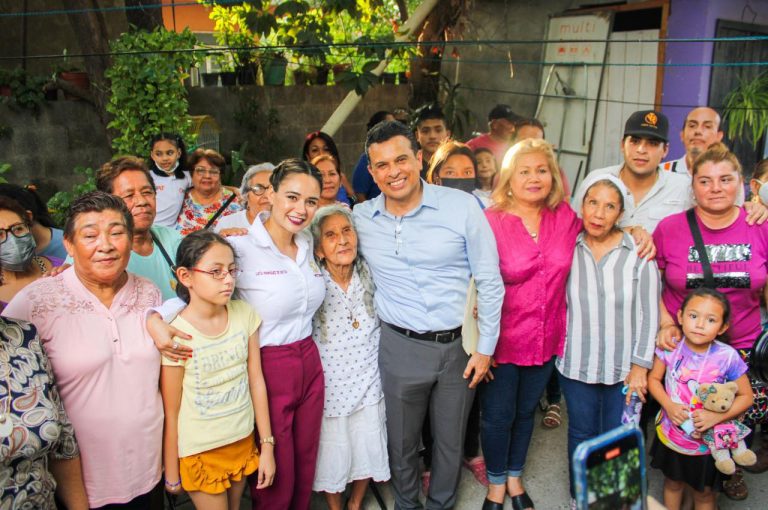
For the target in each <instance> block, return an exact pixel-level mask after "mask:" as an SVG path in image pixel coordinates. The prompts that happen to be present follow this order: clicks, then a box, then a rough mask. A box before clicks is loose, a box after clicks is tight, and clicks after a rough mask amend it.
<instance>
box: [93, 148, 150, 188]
mask: <svg viewBox="0 0 768 510" xmlns="http://www.w3.org/2000/svg"><path fill="white" fill-rule="evenodd" d="M123 172H141V173H143V174H144V177H146V178H147V180H148V181H149V185H150V186H152V190H153V191H157V189H156V188H155V181H154V179H152V174H150V173H149V170H148V169H147V165H146V163H144V160H143V159H141V158H137V157H134V156H122V157H119V158H115V159H113V160H112V161H107V162H106V163H104V164H103V165H101V168H100V169H99V170H98V171H97V172H96V189H97V190H99V191H103V192H104V193H114V190H115V186H114V185H115V179H117V178H118V177H119V176H120V174H122V173H123Z"/></svg>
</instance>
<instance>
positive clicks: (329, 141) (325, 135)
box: [301, 131, 341, 167]
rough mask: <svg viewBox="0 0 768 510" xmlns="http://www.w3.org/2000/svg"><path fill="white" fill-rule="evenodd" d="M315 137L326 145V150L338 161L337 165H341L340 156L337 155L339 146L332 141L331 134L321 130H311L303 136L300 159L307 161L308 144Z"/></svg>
mask: <svg viewBox="0 0 768 510" xmlns="http://www.w3.org/2000/svg"><path fill="white" fill-rule="evenodd" d="M317 138H320V139H322V140H323V141H324V142H325V145H327V146H328V150H329V151H330V152H331V154H333V157H334V158H336V161H338V162H339V167H341V156H339V148H338V147H336V142H334V141H333V137H332V136H331V135H329V134H328V133H323V132H322V131H313V132H311V133H309V134H308V135H307V136H306V137H305V138H304V147H302V149H301V159H303V160H304V161H309V144H310V143H312V142H313V141H314V140H315V139H317Z"/></svg>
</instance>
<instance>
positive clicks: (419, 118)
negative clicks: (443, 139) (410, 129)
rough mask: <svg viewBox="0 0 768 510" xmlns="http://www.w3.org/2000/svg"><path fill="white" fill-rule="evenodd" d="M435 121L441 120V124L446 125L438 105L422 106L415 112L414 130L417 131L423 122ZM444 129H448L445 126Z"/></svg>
mask: <svg viewBox="0 0 768 510" xmlns="http://www.w3.org/2000/svg"><path fill="white" fill-rule="evenodd" d="M435 119H436V120H442V121H443V124H446V120H445V114H444V113H443V109H442V108H440V105H438V104H434V103H433V104H428V105H425V106H423V107H422V108H420V109H419V110H417V111H416V129H419V126H420V125H421V123H422V122H424V121H425V120H435ZM446 127H448V126H447V124H446Z"/></svg>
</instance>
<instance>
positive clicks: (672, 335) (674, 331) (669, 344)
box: [656, 324, 683, 351]
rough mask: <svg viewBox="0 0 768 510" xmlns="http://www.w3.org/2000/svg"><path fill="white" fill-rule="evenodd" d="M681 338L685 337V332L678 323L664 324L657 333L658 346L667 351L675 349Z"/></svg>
mask: <svg viewBox="0 0 768 510" xmlns="http://www.w3.org/2000/svg"><path fill="white" fill-rule="evenodd" d="M681 338H683V334H682V332H681V331H680V328H679V327H677V325H676V324H667V325H666V326H662V327H661V329H659V332H658V333H657V334H656V347H660V348H662V349H664V350H665V351H674V350H675V349H676V348H677V343H678V342H679V341H680V339H681Z"/></svg>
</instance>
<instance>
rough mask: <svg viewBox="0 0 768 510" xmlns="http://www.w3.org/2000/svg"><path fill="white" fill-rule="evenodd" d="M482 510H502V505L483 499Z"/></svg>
mask: <svg viewBox="0 0 768 510" xmlns="http://www.w3.org/2000/svg"><path fill="white" fill-rule="evenodd" d="M482 510H504V503H496V502H495V501H491V500H490V499H488V498H485V501H483V508H482Z"/></svg>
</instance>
